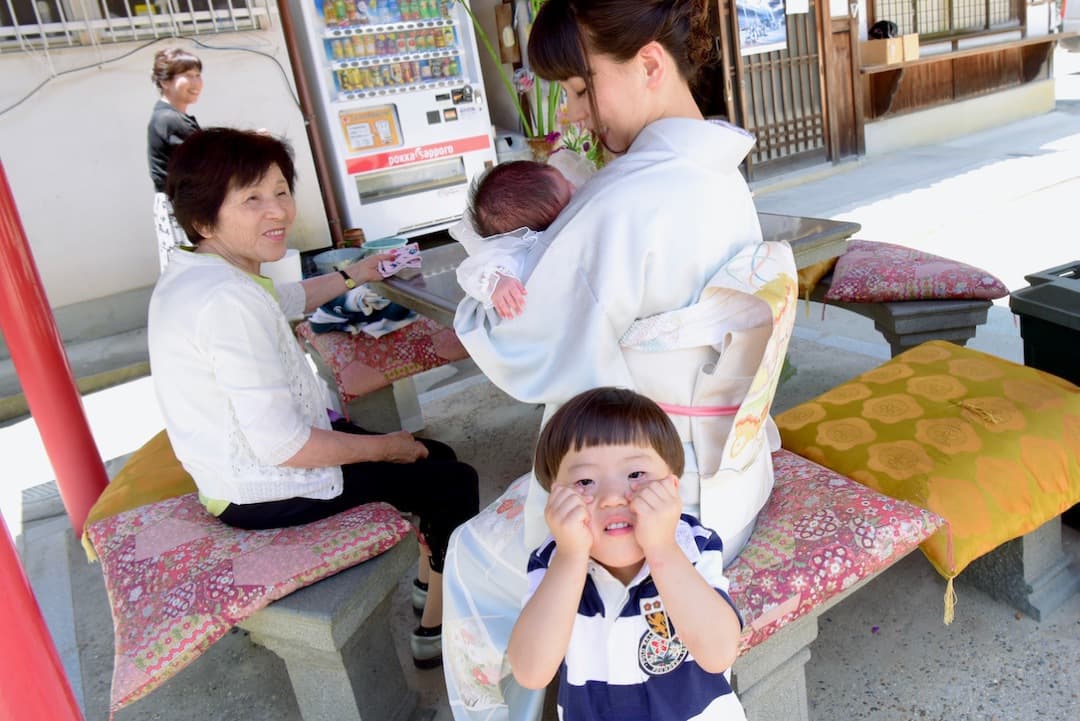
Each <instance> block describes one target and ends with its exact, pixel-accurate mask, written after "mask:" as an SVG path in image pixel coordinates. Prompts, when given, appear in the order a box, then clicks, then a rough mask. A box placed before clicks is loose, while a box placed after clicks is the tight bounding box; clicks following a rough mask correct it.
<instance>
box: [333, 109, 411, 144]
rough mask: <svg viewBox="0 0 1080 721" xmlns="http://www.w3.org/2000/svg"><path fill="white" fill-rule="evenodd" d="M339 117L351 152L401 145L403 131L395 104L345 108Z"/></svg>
mask: <svg viewBox="0 0 1080 721" xmlns="http://www.w3.org/2000/svg"><path fill="white" fill-rule="evenodd" d="M338 119H339V120H340V121H341V132H342V133H343V134H344V137H345V145H346V146H347V147H348V148H349V151H350V152H353V153H360V152H363V151H365V150H375V149H377V148H392V147H394V146H396V145H401V132H400V130H399V127H398V121H397V113H396V112H395V109H394V106H393V105H381V106H379V107H377V108H365V109H363V110H343V111H341V112H340V113H339V114H338Z"/></svg>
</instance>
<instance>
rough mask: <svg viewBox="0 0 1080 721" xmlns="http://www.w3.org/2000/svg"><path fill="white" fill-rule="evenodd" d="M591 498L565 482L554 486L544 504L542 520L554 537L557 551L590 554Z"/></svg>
mask: <svg viewBox="0 0 1080 721" xmlns="http://www.w3.org/2000/svg"><path fill="white" fill-rule="evenodd" d="M591 502H592V499H591V498H587V497H585V496H583V495H582V494H581V493H578V491H577V490H575V489H573V488H570V487H568V486H553V487H552V488H551V494H550V495H549V496H548V501H547V506H546V507H545V508H544V520H545V521H547V525H548V529H549V530H550V531H551V535H552V536H554V538H555V543H556V545H558V547H559V553H566V554H570V555H574V554H584V555H585V556H588V555H589V551H590V550H591V549H592V529H591V528H590V526H589V517H590V514H589V507H588V504H589V503H591Z"/></svg>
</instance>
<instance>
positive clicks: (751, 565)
mask: <svg viewBox="0 0 1080 721" xmlns="http://www.w3.org/2000/svg"><path fill="white" fill-rule="evenodd" d="M773 465H774V467H775V475H776V485H775V487H774V489H773V492H772V495H771V496H770V497H769V501H768V503H766V504H765V508H764V509H762V512H761V514H760V515H759V516H758V522H757V527H756V528H755V529H754V535H753V536H751V538H750V542H749V543H748V544H747V546H746V548H744V549H743V551H742V553H741V554H739V557H738V558H737V559H735V561H734V563H732V564H731V566H730V567H729V568H728V569H727V571H726V573H727V577H728V581H729V582H730V588H729V591H730V594H731V598H732V600H733V601H734V602H735V606H736V607H737V608H738V609H739V611H740V612H741V613H742V615H743V620H744V621H745V624H746V625H745V627H744V629H743V635H742V640H741V647H740V652H743V651H746V650H747V649H749V648H751V647H752V646H756V645H757V644H759V643H761V642H762V641H764V640H765V639H767V638H768V637H769V636H771V635H773V634H774V633H776V631H777V630H779V629H780V628H781V627H782V626H785V625H787V624H789V623H791V622H793V621H795V620H796V619H798V618H800V617H802V616H804V615H806V614H807V613H808V612H809V611H811V610H812V609H813V608H815V607H817V606H819V605H821V604H822V603H825V602H826V601H828V600H829V599H830V598H832V597H833V596H836V595H837V594H839V593H841V592H843V591H845V590H846V589H848V588H851V587H852V586H854V585H855V584H857V583H858V582H859V581H862V580H863V579H865V578H868V577H870V576H873V575H874V574H876V573H878V572H879V571H881V570H882V569H885V568H888V567H889V566H891V565H892V564H893V563H895V562H896V561H898V560H900V559H901V558H903V557H904V556H905V555H907V554H908V553H909V552H911V551H912V550H914V549H915V548H916V547H917V546H918V545H919V543H921V542H922V541H923V540H925V539H926V538H929V537H930V536H931V535H933V533H934V532H935V531H936V530H937V529H938V528H939V527H941V526H942V525H943V524H944V521H943V520H942V519H941V518H940V517H939V516H937V515H936V514H934V513H932V512H930V511H926V510H923V509H921V508H918V507H917V506H913V505H911V504H910V503H905V502H904V501H898V500H894V499H892V498H889V497H888V496H883V495H881V494H880V493H877V492H876V491H873V490H871V489H869V488H866V487H865V486H862V485H860V484H858V483H856V482H854V481H852V480H850V479H848V478H845V477H844V476H841V475H840V474H838V473H835V472H833V471H830V470H829V469H827V468H824V467H822V466H819V465H817V464H816V463H814V462H812V461H808V460H806V459H805V458H802V457H801V456H797V455H795V454H794V453H791V452H789V451H786V450H780V451H777V452H776V453H774V454H773Z"/></svg>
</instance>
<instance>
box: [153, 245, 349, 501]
mask: <svg viewBox="0 0 1080 721" xmlns="http://www.w3.org/2000/svg"><path fill="white" fill-rule="evenodd" d="M275 290H276V292H277V295H278V298H277V299H275V298H274V296H273V295H271V294H270V293H269V292H268V291H267V290H266V289H264V288H263V287H261V286H260V285H259V284H258V283H256V282H255V280H254V279H253V278H251V277H250V276H248V275H247V274H245V273H243V272H242V271H240V270H238V269H237V268H235V267H233V266H232V265H229V264H228V263H227V262H225V261H224V260H223V259H222V258H220V257H217V256H214V255H207V254H199V253H191V252H183V251H181V252H175V253H173V254H172V258H171V259H170V263H169V266H168V267H167V268H166V269H165V272H164V274H163V275H162V276H161V278H160V279H159V280H158V283H157V287H156V288H155V289H154V294H153V296H152V297H151V299H150V311H149V321H148V334H149V338H148V341H149V349H150V370H151V374H152V377H153V379H154V387H155V390H156V392H157V397H158V403H159V405H160V406H161V412H162V415H163V416H164V418H165V429H166V430H167V431H168V434H169V440H170V441H171V442H172V446H173V450H174V451H175V452H176V457H177V458H178V459H179V460H180V462H181V463H182V464H183V465H184V468H185V470H187V472H188V473H190V474H191V476H192V478H194V479H195V484H196V485H197V486H198V487H199V491H200V492H201V493H202V495H203V496H205V497H208V498H213V499H219V500H224V501H229V502H231V503H258V502H263V501H274V500H281V499H286V498H295V497H305V498H318V499H328V498H334V497H335V496H337V495H339V494H340V493H341V490H342V478H341V469H340V468H339V467H330V468H287V467H284V466H281V465H279V464H281V463H282V462H283V461H286V460H288V459H289V458H291V457H292V456H293V455H295V454H296V452H297V451H299V450H300V449H301V448H302V447H303V446H304V444H305V443H307V441H308V439H309V438H310V436H311V429H312V428H313V427H314V428H323V429H329V428H330V422H329V419H328V418H327V415H326V404H325V399H324V393H323V390H322V387H321V385H320V384H319V382H318V380H317V379H316V378H315V375H314V373H313V372H312V370H311V367H310V366H309V365H308V363H307V360H306V358H305V357H304V354H303V352H302V351H301V349H300V346H299V345H298V344H297V342H296V339H295V337H294V336H293V333H292V330H291V329H290V327H289V323H288V321H287V320H286V317H287V316H289V317H296V316H298V315H300V314H301V313H302V312H303V307H304V289H303V287H302V286H301V285H300V284H299V283H292V284H286V285H281V286H278V287H277V288H276V289H275Z"/></svg>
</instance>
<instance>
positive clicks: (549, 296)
mask: <svg viewBox="0 0 1080 721" xmlns="http://www.w3.org/2000/svg"><path fill="white" fill-rule="evenodd" d="M539 245H540V244H538V246H539ZM554 250H555V249H554V248H550V249H549V252H548V253H547V254H545V255H544V257H543V258H542V259H541V260H540V264H539V265H538V266H537V267H536V268H535V270H534V271H533V272H532V274H531V276H530V277H529V279H528V281H527V282H526V283H525V289H526V292H527V296H526V298H525V309H524V311H523V312H522V313H521V314H520V315H518V316H517V317H515V318H511V319H509V320H503V319H500V318H499V317H498V316H497V315H496V314H495V313H489V312H487V311H486V309H485V308H484V306H483V304H482V303H480V302H479V301H476V300H474V299H472V298H465V299H464V300H463V301H462V302H461V303H460V304H459V305H458V309H457V314H456V316H455V318H454V329H455V331H457V335H458V337H459V338H460V339H461V342H462V344H463V345H464V346H465V348H466V349H467V350H468V351H469V355H470V356H471V357H472V359H473V360H474V361H475V362H476V364H477V365H478V366H479V367H480V368H481V369H482V370H483V371H484V375H486V376H487V377H488V378H489V379H491V381H492V382H493V383H495V385H497V386H499V387H500V388H501V389H503V390H504V391H506V392H507V393H508V394H510V395H511V396H513V397H514V398H517V399H518V400H520V401H523V402H526V403H553V402H554V403H561V402H563V401H565V400H567V399H568V398H570V397H572V396H574V395H575V394H577V393H579V392H581V391H582V390H584V389H586V388H593V387H596V386H602V385H615V386H623V387H633V378H632V376H631V375H630V371H629V369H628V368H627V366H626V361H625V360H624V358H623V355H622V350H621V348H620V347H619V338H620V336H621V335H622V333H623V331H624V330H625V328H616V327H615V325H614V324H613V323H612V321H611V319H610V318H609V316H608V314H607V313H606V311H605V309H604V307H603V305H602V304H601V303H600V301H599V299H598V298H597V296H596V294H595V292H594V290H593V287H592V284H591V282H590V279H589V277H588V275H587V274H586V273H585V272H584V270H583V269H582V268H581V267H580V265H579V264H577V263H576V262H575V260H576V259H567V258H560V257H558V256H559V255H560V254H559V253H556V252H553V251H554ZM533 252H534V253H535V252H536V250H535V249H534V251H533ZM527 268H528V264H527V265H526V269H527Z"/></svg>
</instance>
